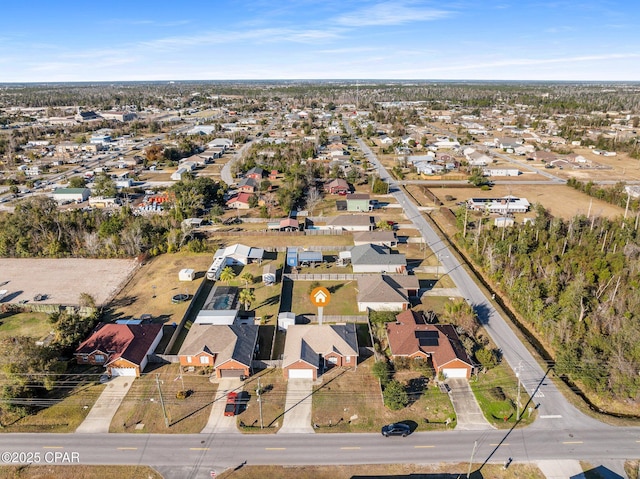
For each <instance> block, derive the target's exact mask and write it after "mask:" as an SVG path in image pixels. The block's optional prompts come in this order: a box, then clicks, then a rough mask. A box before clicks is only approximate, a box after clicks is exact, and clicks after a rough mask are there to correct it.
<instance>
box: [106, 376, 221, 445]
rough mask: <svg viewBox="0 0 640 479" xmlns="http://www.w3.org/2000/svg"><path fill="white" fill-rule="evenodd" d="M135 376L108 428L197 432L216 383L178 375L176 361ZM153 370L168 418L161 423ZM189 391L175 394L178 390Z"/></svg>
mask: <svg viewBox="0 0 640 479" xmlns="http://www.w3.org/2000/svg"><path fill="white" fill-rule="evenodd" d="M150 369H151V368H149V369H148V370H147V371H148V372H147V373H146V374H144V375H143V376H142V377H140V378H138V379H136V380H135V381H134V382H133V385H132V386H131V389H129V392H128V393H127V396H126V397H125V398H124V400H123V401H122V404H121V405H120V408H119V409H118V411H117V412H116V415H115V416H114V418H113V421H111V427H110V429H109V432H139V433H157V434H197V433H199V432H200V431H201V430H202V429H203V428H204V426H205V425H206V424H207V421H208V419H209V413H210V412H211V406H212V405H213V399H214V398H215V392H216V389H217V385H216V384H213V383H212V382H211V381H209V376H207V375H201V374H198V372H193V373H183V374H182V375H180V366H179V365H178V364H167V365H163V366H161V367H159V368H157V369H155V370H153V371H150ZM156 374H159V380H160V389H161V390H162V396H163V398H164V404H165V408H166V411H167V417H168V420H169V427H168V428H167V427H166V425H165V421H164V417H163V415H162V407H161V405H160V395H159V391H158V384H157V382H156ZM181 390H187V391H191V394H189V396H188V397H187V398H186V399H178V398H176V394H177V393H178V391H181Z"/></svg>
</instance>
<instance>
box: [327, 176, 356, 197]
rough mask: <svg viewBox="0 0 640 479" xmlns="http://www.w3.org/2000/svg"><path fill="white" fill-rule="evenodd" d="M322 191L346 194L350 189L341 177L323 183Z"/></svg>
mask: <svg viewBox="0 0 640 479" xmlns="http://www.w3.org/2000/svg"><path fill="white" fill-rule="evenodd" d="M324 191H325V192H327V193H330V194H332V195H337V194H338V193H343V194H346V193H349V191H350V188H349V183H347V180H344V179H342V178H335V179H333V180H331V181H330V182H329V183H327V184H326V185H324Z"/></svg>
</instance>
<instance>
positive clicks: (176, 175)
mask: <svg viewBox="0 0 640 479" xmlns="http://www.w3.org/2000/svg"><path fill="white" fill-rule="evenodd" d="M186 173H190V170H189V168H187V167H186V166H181V167H180V168H178V169H177V170H176V171H174V172H173V173H171V179H172V180H173V181H181V180H182V177H183V176H184V175H185V174H186Z"/></svg>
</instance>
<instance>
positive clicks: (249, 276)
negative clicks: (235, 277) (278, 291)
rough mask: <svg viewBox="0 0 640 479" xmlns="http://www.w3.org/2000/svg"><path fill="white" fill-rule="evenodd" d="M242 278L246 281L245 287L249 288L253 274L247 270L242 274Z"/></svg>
mask: <svg viewBox="0 0 640 479" xmlns="http://www.w3.org/2000/svg"><path fill="white" fill-rule="evenodd" d="M240 279H241V280H242V281H244V287H245V288H247V287H248V286H249V283H253V275H252V274H251V273H249V271H245V272H244V273H242V274H241V275H240Z"/></svg>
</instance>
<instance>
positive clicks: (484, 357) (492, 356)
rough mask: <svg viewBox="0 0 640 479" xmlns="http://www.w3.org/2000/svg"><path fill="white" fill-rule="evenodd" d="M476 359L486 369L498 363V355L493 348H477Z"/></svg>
mask: <svg viewBox="0 0 640 479" xmlns="http://www.w3.org/2000/svg"><path fill="white" fill-rule="evenodd" d="M476 359H477V360H478V362H479V363H480V364H481V365H482V367H483V368H486V369H491V368H494V367H496V366H497V365H498V357H497V354H496V352H495V351H494V350H493V349H487V348H482V349H479V350H477V351H476Z"/></svg>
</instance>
